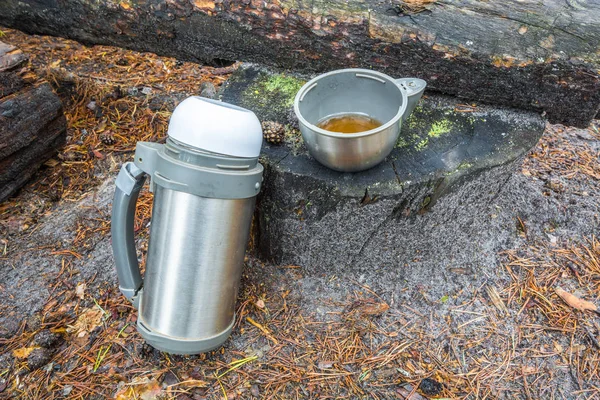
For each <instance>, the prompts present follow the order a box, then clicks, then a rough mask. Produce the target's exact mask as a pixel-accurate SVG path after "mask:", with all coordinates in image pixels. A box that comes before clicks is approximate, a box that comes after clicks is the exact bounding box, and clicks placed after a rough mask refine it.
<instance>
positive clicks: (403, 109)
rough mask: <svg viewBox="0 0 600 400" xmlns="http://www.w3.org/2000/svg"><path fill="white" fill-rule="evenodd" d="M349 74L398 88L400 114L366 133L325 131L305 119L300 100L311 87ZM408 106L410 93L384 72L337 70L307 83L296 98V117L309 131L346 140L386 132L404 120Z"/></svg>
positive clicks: (361, 69) (356, 69)
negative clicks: (332, 77) (331, 77)
mask: <svg viewBox="0 0 600 400" xmlns="http://www.w3.org/2000/svg"><path fill="white" fill-rule="evenodd" d="M348 72H350V73H352V72H355V73H360V74H365V75H371V76H374V77H377V78H380V79H383V80H385V81H386V82H390V83H391V84H393V85H394V86H395V87H397V88H398V91H399V92H400V95H401V97H402V105H401V106H400V108H399V109H398V112H397V113H396V115H395V116H394V117H393V118H391V119H390V120H389V121H388V122H386V123H385V124H383V125H381V126H378V127H377V128H375V129H371V130H368V131H364V132H356V133H340V132H332V131H328V130H325V129H323V128H319V127H318V126H316V125H314V124H312V123H310V122H308V121H307V120H306V119H305V118H304V116H303V115H302V113H301V112H300V106H299V103H300V98H301V97H303V95H304V94H305V93H306V92H307V91H308V89H311V86H313V84H314V83H316V82H318V81H319V80H321V79H323V78H325V77H328V76H331V75H337V74H343V73H348ZM407 106H408V93H407V91H406V89H405V88H403V87H402V86H401V85H399V84H398V83H396V80H395V79H394V78H392V77H391V76H389V75H387V74H384V73H382V72H378V71H372V70H370V69H363V68H345V69H337V70H335V71H330V72H326V73H324V74H321V75H318V76H316V77H314V78H313V79H311V80H310V81H308V82H306V83H305V84H304V85H303V86H302V87H301V88H300V90H299V91H298V93H296V97H295V98H294V113H295V114H296V117H297V118H298V120H299V121H300V124H301V125H304V126H306V127H308V128H309V129H311V130H313V131H314V132H316V133H319V134H321V135H325V136H330V137H336V138H346V139H353V138H359V137H364V136H370V135H373V134H376V133H379V132H381V131H383V130H386V129H387V128H389V127H391V126H392V125H394V124H396V123H398V122H399V121H400V120H401V119H402V116H403V115H404V113H405V112H406V107H407Z"/></svg>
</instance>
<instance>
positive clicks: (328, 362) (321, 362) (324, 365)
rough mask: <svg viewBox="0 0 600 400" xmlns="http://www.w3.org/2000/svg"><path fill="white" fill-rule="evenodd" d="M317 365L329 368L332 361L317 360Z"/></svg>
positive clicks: (321, 367)
mask: <svg viewBox="0 0 600 400" xmlns="http://www.w3.org/2000/svg"><path fill="white" fill-rule="evenodd" d="M317 367H319V369H329V368H331V367H333V361H319V364H318V365H317Z"/></svg>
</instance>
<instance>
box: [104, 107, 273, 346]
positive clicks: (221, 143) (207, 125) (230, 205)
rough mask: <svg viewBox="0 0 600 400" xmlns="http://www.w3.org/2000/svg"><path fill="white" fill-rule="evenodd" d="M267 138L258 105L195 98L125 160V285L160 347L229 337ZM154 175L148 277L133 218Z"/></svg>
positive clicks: (121, 252)
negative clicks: (160, 140)
mask: <svg viewBox="0 0 600 400" xmlns="http://www.w3.org/2000/svg"><path fill="white" fill-rule="evenodd" d="M261 144H262V130H261V127H260V122H259V121H258V119H257V118H256V116H255V115H254V113H252V112H251V111H248V110H245V109H243V108H240V107H236V106H233V105H230V104H226V103H221V102H218V101H215V100H209V99H204V98H200V97H190V98H188V99H186V100H184V101H183V102H182V103H181V104H180V105H179V106H178V107H177V108H176V109H175V111H174V112H173V115H172V117H171V120H170V122H169V128H168V138H167V141H166V143H165V144H157V143H148V142H139V143H138V144H137V146H136V151H135V160H134V161H133V162H128V163H126V164H124V165H123V166H122V168H121V171H120V172H119V175H118V177H117V181H116V191H115V197H114V202H113V209H112V227H111V231H112V246H113V252H114V258H115V263H116V267H117V273H118V276H119V288H120V290H121V292H122V293H123V294H124V295H125V296H126V297H127V298H128V299H130V300H131V301H132V302H133V304H134V305H135V306H136V307H137V308H138V312H139V315H138V323H137V328H138V331H139V332H140V334H141V335H142V336H143V337H144V339H145V340H146V341H147V342H148V343H149V344H150V345H152V346H153V347H155V348H157V349H159V350H162V351H166V352H170V353H176V354H197V353H202V352H206V351H209V350H212V349H214V348H216V347H219V346H220V345H221V344H223V342H224V341H225V340H226V339H227V338H228V337H229V334H230V332H231V329H232V327H233V323H234V319H235V316H234V313H235V301H236V297H237V290H238V286H239V282H240V277H241V272H242V266H243V261H244V253H245V249H246V245H247V242H248V236H249V231H250V224H251V219H252V214H253V210H254V203H255V198H256V195H257V194H258V192H259V190H260V187H261V183H262V173H263V167H262V166H261V165H260V164H259V163H258V156H259V153H260V148H261ZM146 176H149V177H150V179H151V184H150V188H151V190H152V191H153V192H154V205H153V211H152V220H151V227H150V242H149V245H148V256H147V261H146V270H145V274H144V279H142V276H141V273H140V269H139V265H138V260H137V255H136V249H135V242H134V231H133V223H134V215H135V204H136V201H137V197H138V194H139V192H140V189H141V188H142V186H143V184H144V181H145V178H146Z"/></svg>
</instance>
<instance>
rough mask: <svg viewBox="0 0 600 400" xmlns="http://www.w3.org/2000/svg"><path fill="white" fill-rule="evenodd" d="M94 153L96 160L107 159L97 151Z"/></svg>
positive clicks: (93, 151)
mask: <svg viewBox="0 0 600 400" xmlns="http://www.w3.org/2000/svg"><path fill="white" fill-rule="evenodd" d="M92 153H94V157H96V158H98V159H100V160H104V158H105V156H104V154H102V153H100V152H99V151H98V150H96V149H94V150H92Z"/></svg>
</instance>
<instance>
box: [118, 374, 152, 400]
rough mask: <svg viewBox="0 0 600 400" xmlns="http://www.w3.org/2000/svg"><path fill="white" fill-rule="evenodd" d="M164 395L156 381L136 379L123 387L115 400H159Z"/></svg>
mask: <svg viewBox="0 0 600 400" xmlns="http://www.w3.org/2000/svg"><path fill="white" fill-rule="evenodd" d="M163 396H164V393H163V391H162V389H161V387H160V385H159V383H158V381H157V380H156V379H148V378H139V377H138V378H134V379H133V381H132V382H131V383H129V384H126V385H125V386H123V387H122V388H121V389H120V390H119V391H118V392H117V393H116V394H115V400H131V399H141V400H158V399H160V398H162V397H163Z"/></svg>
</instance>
